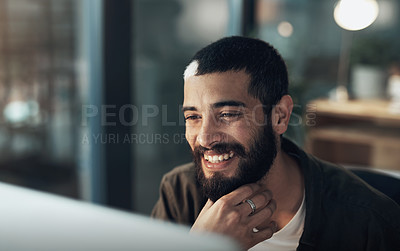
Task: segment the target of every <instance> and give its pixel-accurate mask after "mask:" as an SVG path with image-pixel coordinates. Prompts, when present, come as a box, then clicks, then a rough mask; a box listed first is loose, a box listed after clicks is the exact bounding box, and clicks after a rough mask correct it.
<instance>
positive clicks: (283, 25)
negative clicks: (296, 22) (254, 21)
mask: <svg viewBox="0 0 400 251" xmlns="http://www.w3.org/2000/svg"><path fill="white" fill-rule="evenodd" d="M278 33H279V35H281V36H282V37H290V36H291V35H292V33H293V26H292V24H291V23H289V22H286V21H284V22H280V23H279V25H278Z"/></svg>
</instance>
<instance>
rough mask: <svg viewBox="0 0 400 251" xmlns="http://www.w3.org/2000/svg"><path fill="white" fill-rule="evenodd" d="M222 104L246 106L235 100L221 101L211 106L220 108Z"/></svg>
mask: <svg viewBox="0 0 400 251" xmlns="http://www.w3.org/2000/svg"><path fill="white" fill-rule="evenodd" d="M224 106H238V107H246V105H245V103H243V102H240V101H235V100H227V101H221V102H217V103H215V104H213V108H221V107H224Z"/></svg>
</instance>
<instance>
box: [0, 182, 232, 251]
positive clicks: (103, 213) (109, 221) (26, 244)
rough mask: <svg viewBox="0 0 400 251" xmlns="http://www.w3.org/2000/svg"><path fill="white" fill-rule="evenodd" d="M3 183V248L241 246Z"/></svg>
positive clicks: (74, 250)
mask: <svg viewBox="0 0 400 251" xmlns="http://www.w3.org/2000/svg"><path fill="white" fill-rule="evenodd" d="M188 232H189V229H188V228H186V227H184V226H179V225H175V224H172V223H165V222H161V221H157V220H154V219H150V218H148V217H145V216H140V215H137V214H133V213H128V212H123V211H119V210H114V209H110V208H106V207H102V206H98V205H94V204H90V203H88V202H82V201H78V200H73V199H68V198H64V197H60V196H56V195H51V194H47V193H43V192H38V191H33V190H30V189H26V188H22V187H17V186H13V185H8V184H4V183H0V250H6V251H36V250H37V251H64V250H65V251H102V250H112V251H119V250H139V251H142V250H156V251H164V250H178V251H179V250H185V251H187V250H190V251H195V250H199V251H200V250H201V251H204V250H229V251H231V250H239V249H238V246H237V245H236V243H234V242H232V241H231V240H230V239H227V238H226V237H222V236H218V235H214V234H205V235H200V234H195V235H194V234H189V233H188Z"/></svg>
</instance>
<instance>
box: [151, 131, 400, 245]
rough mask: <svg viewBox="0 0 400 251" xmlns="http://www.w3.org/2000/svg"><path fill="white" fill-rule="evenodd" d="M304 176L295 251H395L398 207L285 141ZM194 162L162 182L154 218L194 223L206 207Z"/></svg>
mask: <svg viewBox="0 0 400 251" xmlns="http://www.w3.org/2000/svg"><path fill="white" fill-rule="evenodd" d="M282 149H283V150H284V151H285V152H286V153H288V154H290V155H292V156H295V157H297V159H298V162H299V165H300V168H301V170H302V172H303V174H304V183H305V195H306V197H305V203H306V217H305V223H304V231H303V234H302V236H301V238H300V241H299V246H298V248H297V250H324V251H329V250H335V251H339V250H340V251H342V250H349V251H356V250H370V251H377V250H399V251H400V206H399V205H398V204H396V203H395V202H394V201H393V200H391V199H389V198H388V197H386V196H385V195H383V194H382V193H380V192H379V191H377V190H375V189H374V188H372V187H371V186H369V185H368V184H366V183H365V182H364V181H362V180H361V179H359V178H358V177H356V176H355V175H353V174H352V173H350V172H349V171H347V170H345V169H344V168H342V167H339V166H336V165H333V164H331V163H328V162H324V161H322V160H319V159H317V158H315V157H313V156H311V155H309V154H306V153H305V152H304V151H302V150H301V149H299V148H298V147H297V146H296V145H295V144H293V143H292V142H290V141H289V140H287V139H284V140H283V143H282ZM206 201H207V198H205V197H204V196H203V195H202V192H201V187H200V185H199V184H198V183H197V181H196V174H195V170H194V165H193V163H189V164H186V165H183V166H179V167H176V168H174V169H173V170H172V171H170V172H169V173H167V174H166V175H164V177H163V179H162V181H161V187H160V198H159V200H158V201H157V203H156V205H155V207H154V209H153V212H152V217H155V218H159V219H164V220H168V221H172V222H176V223H179V224H185V225H192V224H193V223H194V221H195V220H196V218H197V216H198V215H199V213H200V211H201V209H202V208H203V206H204V204H205V203H206Z"/></svg>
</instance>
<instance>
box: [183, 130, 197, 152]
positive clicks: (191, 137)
mask: <svg viewBox="0 0 400 251" xmlns="http://www.w3.org/2000/svg"><path fill="white" fill-rule="evenodd" d="M185 137H186V140H187V142H188V143H189V145H190V148H192V150H193V149H194V145H195V142H196V137H197V135H196V133H195V132H194V130H193V129H190V128H188V127H186V131H185Z"/></svg>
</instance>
